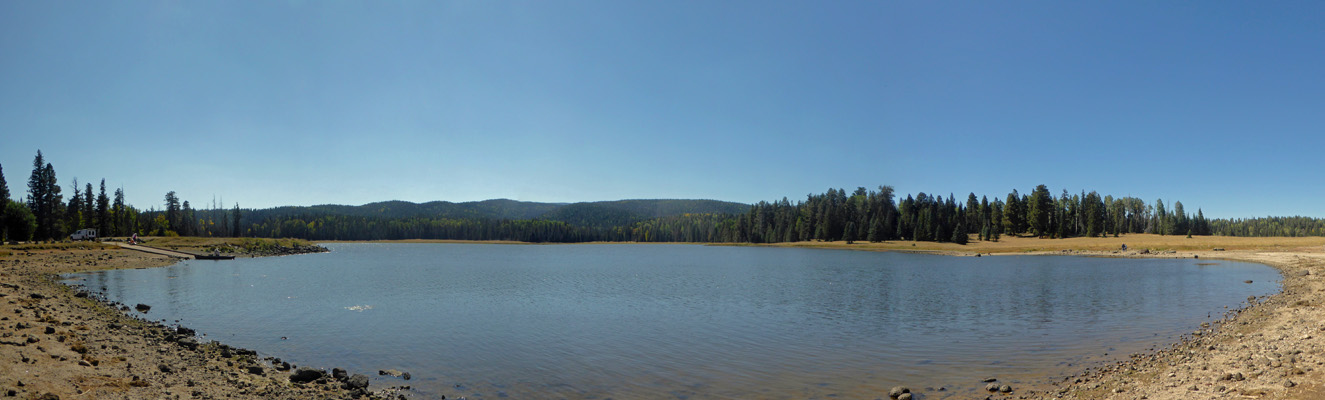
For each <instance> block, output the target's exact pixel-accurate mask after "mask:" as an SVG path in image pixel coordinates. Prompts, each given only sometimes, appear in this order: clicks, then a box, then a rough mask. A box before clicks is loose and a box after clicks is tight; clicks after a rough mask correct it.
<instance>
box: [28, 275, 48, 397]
mask: <svg viewBox="0 0 1325 400" xmlns="http://www.w3.org/2000/svg"><path fill="white" fill-rule="evenodd" d="M28 297H31V298H34V299H37V300H41V299H44V298H46V296H45V295H42V294H41V293H33V294H29V295H28ZM48 394H49V393H48Z"/></svg>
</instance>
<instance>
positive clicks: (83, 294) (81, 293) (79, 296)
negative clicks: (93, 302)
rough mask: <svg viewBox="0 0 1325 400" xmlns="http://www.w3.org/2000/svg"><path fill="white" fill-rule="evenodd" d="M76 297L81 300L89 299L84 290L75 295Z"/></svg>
mask: <svg viewBox="0 0 1325 400" xmlns="http://www.w3.org/2000/svg"><path fill="white" fill-rule="evenodd" d="M74 297H77V298H80V299H81V298H86V297H87V292H84V291H82V290H80V291H77V292H75V293H74Z"/></svg>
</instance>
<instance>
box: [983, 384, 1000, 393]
mask: <svg viewBox="0 0 1325 400" xmlns="http://www.w3.org/2000/svg"><path fill="white" fill-rule="evenodd" d="M985 390H987V391H990V392H997V391H998V384H997V383H991V384H988V385H985Z"/></svg>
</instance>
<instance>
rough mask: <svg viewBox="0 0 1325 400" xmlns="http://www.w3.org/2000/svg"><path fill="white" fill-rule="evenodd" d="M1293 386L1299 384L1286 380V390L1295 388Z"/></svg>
mask: <svg viewBox="0 0 1325 400" xmlns="http://www.w3.org/2000/svg"><path fill="white" fill-rule="evenodd" d="M1293 386H1297V382H1293V381H1290V380H1287V379H1284V387H1286V388H1290V387H1293Z"/></svg>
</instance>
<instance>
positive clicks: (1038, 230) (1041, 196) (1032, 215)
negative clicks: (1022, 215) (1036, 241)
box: [1026, 185, 1054, 236]
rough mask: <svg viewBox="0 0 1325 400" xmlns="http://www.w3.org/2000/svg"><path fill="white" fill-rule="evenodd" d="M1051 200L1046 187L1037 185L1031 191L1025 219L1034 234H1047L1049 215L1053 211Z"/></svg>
mask: <svg viewBox="0 0 1325 400" xmlns="http://www.w3.org/2000/svg"><path fill="white" fill-rule="evenodd" d="M1053 202H1054V200H1053V197H1051V195H1050V194H1049V188H1048V187H1046V186H1044V185H1039V186H1036V187H1035V190H1033V191H1031V199H1030V204H1027V207H1026V220H1027V223H1029V225H1030V228H1031V232H1032V233H1034V234H1035V236H1048V235H1049V216H1050V215H1052V213H1053V212H1054V209H1053V207H1054V203H1053Z"/></svg>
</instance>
